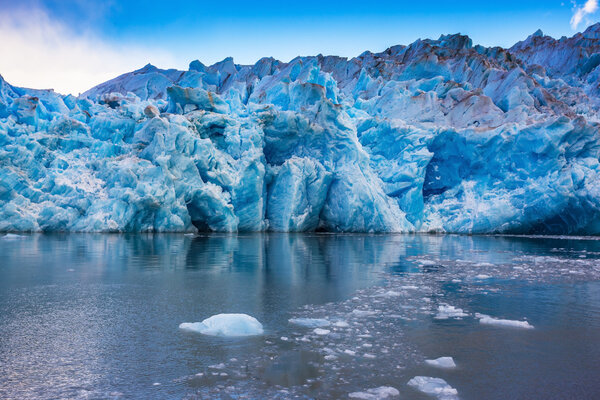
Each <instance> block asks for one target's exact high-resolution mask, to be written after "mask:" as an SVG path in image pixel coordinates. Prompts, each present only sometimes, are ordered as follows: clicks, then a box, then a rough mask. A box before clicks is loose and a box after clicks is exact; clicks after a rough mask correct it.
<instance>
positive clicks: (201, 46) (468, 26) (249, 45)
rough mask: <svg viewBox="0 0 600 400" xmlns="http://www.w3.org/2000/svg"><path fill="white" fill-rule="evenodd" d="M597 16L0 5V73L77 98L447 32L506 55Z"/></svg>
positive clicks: (572, 8)
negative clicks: (154, 68) (205, 69)
mask: <svg viewBox="0 0 600 400" xmlns="http://www.w3.org/2000/svg"><path fill="white" fill-rule="evenodd" d="M597 8H598V7H597V0H582V1H579V2H575V3H572V2H568V1H560V0H558V1H554V0H546V1H524V0H522V1H514V0H505V1H500V2H493V3H491V2H488V1H462V2H460V3H459V4H456V3H455V2H452V1H437V0H428V1H409V2H405V1H376V0H372V1H364V0H363V1H353V0H347V1H324V0H321V1H316V0H304V1H301V2H283V1H273V0H256V1H237V0H228V1H214V0H213V1H192V0H167V1H165V0H161V1H156V0H132V1H117V0H109V1H90V0H0V37H1V38H2V39H3V40H1V41H0V42H1V43H0V51H2V54H3V57H2V59H1V60H0V74H2V75H3V76H4V78H5V79H7V80H8V81H9V82H11V83H14V84H17V85H21V86H33V87H44V88H45V87H54V88H56V89H57V90H58V91H61V92H72V93H77V92H79V91H83V90H85V89H87V88H89V87H91V86H93V85H95V84H97V83H100V82H102V81H104V80H106V79H108V78H110V77H113V76H115V75H117V74H119V73H122V72H126V71H129V70H131V69H134V68H139V67H141V66H143V65H144V64H145V63H146V62H152V63H153V64H156V65H158V66H160V67H164V68H168V67H175V68H182V69H185V68H187V65H188V63H189V62H190V61H191V60H194V59H200V60H201V61H202V62H204V63H206V64H211V63H214V62H216V61H219V60H221V59H223V58H225V57H227V56H233V57H234V59H235V61H236V62H238V63H243V64H247V63H254V62H255V61H256V60H258V59H259V58H261V57H263V56H273V57H275V58H278V59H281V60H283V61H289V60H290V59H292V58H293V57H295V56H296V55H314V54H319V53H322V54H336V55H342V56H348V57H352V56H356V55H358V54H360V53H361V52H363V51H364V50H372V51H382V50H384V49H385V48H387V47H389V46H391V45H395V44H408V43H411V42H413V41H414V40H416V39H417V38H426V37H428V38H437V37H438V36H439V35H440V34H442V33H456V32H460V33H463V34H468V35H469V36H471V38H473V41H474V42H475V43H479V44H483V45H487V46H492V45H499V46H505V47H506V46H511V45H512V44H514V43H515V42H517V41H519V40H521V39H524V38H525V37H527V36H528V35H529V34H531V33H533V32H534V31H535V30H537V29H538V28H541V29H542V30H543V31H544V32H545V33H546V34H549V35H551V36H554V37H560V36H563V35H566V36H571V35H573V34H574V33H575V32H576V31H580V30H583V29H585V27H586V26H587V25H589V24H590V23H594V22H596V21H598V19H599V16H600V12H597ZM574 16H577V17H576V18H575V20H574ZM575 25H576V26H575ZM9 54H10V55H13V56H12V57H9V56H8V55H9Z"/></svg>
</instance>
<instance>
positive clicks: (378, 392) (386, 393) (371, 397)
mask: <svg viewBox="0 0 600 400" xmlns="http://www.w3.org/2000/svg"><path fill="white" fill-rule="evenodd" d="M398 395H400V392H399V391H398V389H396V388H393V387H391V386H380V387H378V388H374V389H367V390H365V391H364V392H353V393H350V394H349V395H348V397H350V398H351V399H362V400H379V399H388V398H390V397H395V396H398Z"/></svg>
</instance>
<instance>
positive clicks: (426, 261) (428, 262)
mask: <svg viewBox="0 0 600 400" xmlns="http://www.w3.org/2000/svg"><path fill="white" fill-rule="evenodd" d="M417 262H418V263H419V264H421V265H423V266H426V265H437V261H433V260H425V259H421V260H417Z"/></svg>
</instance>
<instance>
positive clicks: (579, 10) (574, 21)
mask: <svg viewBox="0 0 600 400" xmlns="http://www.w3.org/2000/svg"><path fill="white" fill-rule="evenodd" d="M597 10H598V0H587V1H586V2H585V4H584V5H583V6H582V7H575V9H574V11H575V13H574V14H573V17H571V28H572V29H573V30H575V29H577V26H578V25H579V24H580V23H581V21H582V20H583V18H584V17H585V16H586V15H588V14H593V13H595V12H596V11H597Z"/></svg>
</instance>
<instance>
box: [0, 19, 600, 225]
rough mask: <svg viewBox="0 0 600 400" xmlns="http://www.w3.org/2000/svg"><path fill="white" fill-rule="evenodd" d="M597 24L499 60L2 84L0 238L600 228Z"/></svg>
mask: <svg viewBox="0 0 600 400" xmlns="http://www.w3.org/2000/svg"><path fill="white" fill-rule="evenodd" d="M599 51H600V24H596V25H593V26H591V27H589V28H588V29H587V30H586V31H585V32H583V33H577V34H576V35H574V36H573V37H571V38H566V37H563V38H561V39H559V40H556V39H554V38H551V37H549V36H545V35H544V34H543V33H542V32H540V31H538V32H536V33H534V34H533V35H531V36H530V37H528V38H527V39H526V40H524V41H521V42H519V43H517V44H515V45H514V46H513V47H511V48H509V49H504V48H500V47H493V48H487V47H482V46H479V45H473V43H472V41H471V39H469V38H468V37H466V36H462V35H459V34H455V35H447V36H441V37H440V38H439V39H438V40H430V39H426V40H417V41H416V42H414V43H412V44H410V45H408V46H403V45H398V46H393V47H390V48H389V49H387V50H385V51H383V52H381V53H372V52H369V51H366V52H364V53H363V54H361V55H360V56H358V57H355V58H352V59H347V58H342V57H336V56H322V55H318V56H312V57H297V58H295V59H293V60H291V61H290V62H287V63H286V62H281V61H278V60H275V59H272V58H263V59H261V60H259V61H258V62H257V63H256V64H255V65H238V64H235V63H234V61H233V59H231V58H227V59H225V60H223V61H221V62H218V63H216V64H214V65H211V66H205V65H203V64H202V63H201V62H200V61H193V62H192V63H191V64H190V65H189V70H187V71H179V70H174V69H170V70H163V69H159V68H157V67H154V66H152V65H147V66H145V67H144V68H142V69H139V70H137V71H133V72H130V73H126V74H124V75H121V76H119V77H117V78H115V79H113V80H111V81H108V82H105V83H103V84H101V85H99V86H96V87H94V88H92V89H90V90H89V91H87V92H85V93H83V94H81V95H79V96H78V97H75V96H72V95H68V96H64V95H60V94H58V93H55V92H53V91H52V90H34V89H24V88H20V87H14V86H12V85H10V84H9V83H7V82H6V81H4V80H3V79H1V78H0V231H5V232H9V231H14V232H18V231H84V232H128V231H133V232H139V231H156V232H159V231H160V232H166V231H170V232H194V231H196V230H202V231H205V230H210V231H229V232H234V231H264V230H271V231H314V230H322V231H343V232H418V231H421V232H423V231H427V232H430V231H435V232H457V233H491V232H501V233H544V234H549V233H550V234H553V233H554V234H600V184H599V182H600V175H599V174H600V167H599V158H600V134H599V130H598V127H599V125H598V121H599V118H598V116H599V114H598V112H599V105H600V103H599V101H600V97H599V96H600V90H599V86H598V78H599V75H600V67H599V64H600V57H599V54H600V53H599Z"/></svg>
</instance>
